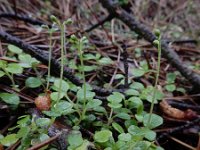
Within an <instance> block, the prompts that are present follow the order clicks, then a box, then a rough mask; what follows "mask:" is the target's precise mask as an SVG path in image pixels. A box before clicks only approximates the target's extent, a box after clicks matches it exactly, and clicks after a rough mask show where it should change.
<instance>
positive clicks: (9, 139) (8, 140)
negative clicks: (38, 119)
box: [0, 134, 19, 147]
mask: <svg viewBox="0 0 200 150" xmlns="http://www.w3.org/2000/svg"><path fill="white" fill-rule="evenodd" d="M18 139H19V138H17V134H9V135H7V136H6V137H4V138H3V139H1V140H0V142H1V144H2V145H4V146H7V147H9V146H11V145H13V144H14V143H15V142H17V140H18Z"/></svg>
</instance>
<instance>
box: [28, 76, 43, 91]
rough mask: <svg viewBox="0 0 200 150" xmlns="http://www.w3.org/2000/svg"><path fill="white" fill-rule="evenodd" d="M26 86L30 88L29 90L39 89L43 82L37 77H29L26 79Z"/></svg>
mask: <svg viewBox="0 0 200 150" xmlns="http://www.w3.org/2000/svg"><path fill="white" fill-rule="evenodd" d="M25 85H26V87H29V88H37V87H40V86H41V85H42V81H41V80H40V79H39V78H36V77H29V78H27V79H26V81H25Z"/></svg>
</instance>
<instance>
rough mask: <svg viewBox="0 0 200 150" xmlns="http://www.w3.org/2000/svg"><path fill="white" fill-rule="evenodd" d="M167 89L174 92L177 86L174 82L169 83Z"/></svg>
mask: <svg viewBox="0 0 200 150" xmlns="http://www.w3.org/2000/svg"><path fill="white" fill-rule="evenodd" d="M165 89H166V90H167V91H169V92H173V91H175V90H176V86H175V85H174V84H168V85H166V86H165Z"/></svg>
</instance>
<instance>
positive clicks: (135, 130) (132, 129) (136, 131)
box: [128, 125, 145, 136]
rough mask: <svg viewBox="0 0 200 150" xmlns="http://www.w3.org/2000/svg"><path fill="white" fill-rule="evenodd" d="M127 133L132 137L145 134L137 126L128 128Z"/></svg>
mask: <svg viewBox="0 0 200 150" xmlns="http://www.w3.org/2000/svg"><path fill="white" fill-rule="evenodd" d="M128 133H130V134H132V135H133V136H144V135H145V133H144V132H143V131H142V130H141V129H140V128H139V127H137V126H135V125H131V126H130V127H129V128H128Z"/></svg>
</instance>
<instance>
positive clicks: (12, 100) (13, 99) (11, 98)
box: [0, 93, 20, 105]
mask: <svg viewBox="0 0 200 150" xmlns="http://www.w3.org/2000/svg"><path fill="white" fill-rule="evenodd" d="M0 98H1V99H2V100H3V101H4V102H6V103H8V104H11V105H18V104H19V102H20V98H19V96H18V95H16V94H10V93H0Z"/></svg>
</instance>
